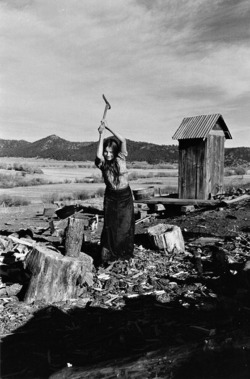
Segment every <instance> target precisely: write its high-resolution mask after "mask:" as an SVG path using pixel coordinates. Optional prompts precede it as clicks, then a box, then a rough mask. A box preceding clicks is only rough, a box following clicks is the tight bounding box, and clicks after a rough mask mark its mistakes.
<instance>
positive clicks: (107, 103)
mask: <svg viewBox="0 0 250 379" xmlns="http://www.w3.org/2000/svg"><path fill="white" fill-rule="evenodd" d="M102 97H103V100H104V101H105V103H106V105H105V109H104V113H103V117H102V119H105V117H106V114H107V111H108V109H111V105H110V104H109V102H108V100H107V99H106V97H105V95H102Z"/></svg>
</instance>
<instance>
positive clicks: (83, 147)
mask: <svg viewBox="0 0 250 379" xmlns="http://www.w3.org/2000/svg"><path fill="white" fill-rule="evenodd" d="M96 148H97V142H70V141H67V140H65V139H63V138H60V137H58V136H56V135H51V136H48V137H46V138H42V139H40V140H38V141H35V142H27V141H24V140H19V141H18V140H4V139H0V157H23V158H34V157H39V158H50V159H57V160H68V161H94V159H95V155H96ZM127 148H128V160H129V161H131V162H132V161H146V162H148V163H160V162H168V163H176V162H178V146H177V145H157V144H153V143H147V142H135V141H131V140H127ZM249 163H250V147H236V148H226V149H225V165H226V166H237V165H243V164H249Z"/></svg>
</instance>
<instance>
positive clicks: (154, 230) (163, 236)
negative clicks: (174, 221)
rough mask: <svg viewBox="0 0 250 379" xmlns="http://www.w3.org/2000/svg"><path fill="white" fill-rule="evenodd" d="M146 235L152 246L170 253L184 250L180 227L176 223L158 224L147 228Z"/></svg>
mask: <svg viewBox="0 0 250 379" xmlns="http://www.w3.org/2000/svg"><path fill="white" fill-rule="evenodd" d="M148 235H149V238H150V241H151V243H152V246H153V248H155V249H157V250H164V251H165V252H168V253H172V252H173V251H176V252H184V251H185V246H184V239H183V236H182V233H181V229H180V228H179V227H178V226H176V225H169V224H158V225H156V226H151V227H150V228H148Z"/></svg>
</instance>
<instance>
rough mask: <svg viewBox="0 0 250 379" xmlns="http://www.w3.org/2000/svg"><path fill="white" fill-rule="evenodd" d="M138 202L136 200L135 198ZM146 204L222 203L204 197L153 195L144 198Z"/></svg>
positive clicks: (202, 204)
mask: <svg viewBox="0 0 250 379" xmlns="http://www.w3.org/2000/svg"><path fill="white" fill-rule="evenodd" d="M135 202H136V200H135ZM144 203H145V204H158V203H159V204H164V205H179V206H181V205H199V206H210V205H211V206H215V205H218V204H220V200H203V199H171V198H168V197H160V196H159V197H152V198H150V199H145V200H144Z"/></svg>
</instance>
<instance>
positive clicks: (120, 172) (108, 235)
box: [95, 120, 134, 263]
mask: <svg viewBox="0 0 250 379" xmlns="http://www.w3.org/2000/svg"><path fill="white" fill-rule="evenodd" d="M105 130H108V131H109V132H110V133H112V134H113V136H112V137H109V138H106V139H104V131H105ZM98 132H99V141H98V146H97V154H96V160H95V164H96V166H97V167H98V168H99V169H100V170H101V171H102V175H103V178H104V182H105V184H106V190H105V194H104V226H103V230H102V235H101V249H102V250H101V255H102V261H103V262H104V263H107V262H109V261H112V260H116V259H119V258H120V259H128V258H129V257H131V256H132V255H133V250H134V204H133V197H132V192H131V189H130V187H129V183H128V172H127V168H126V156H127V148H126V140H125V138H123V137H122V136H121V135H120V134H118V133H115V132H114V131H113V130H111V129H110V128H109V127H108V125H107V123H106V121H105V120H102V121H101V125H100V126H99V128H98Z"/></svg>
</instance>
